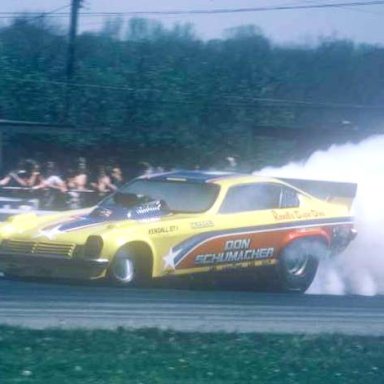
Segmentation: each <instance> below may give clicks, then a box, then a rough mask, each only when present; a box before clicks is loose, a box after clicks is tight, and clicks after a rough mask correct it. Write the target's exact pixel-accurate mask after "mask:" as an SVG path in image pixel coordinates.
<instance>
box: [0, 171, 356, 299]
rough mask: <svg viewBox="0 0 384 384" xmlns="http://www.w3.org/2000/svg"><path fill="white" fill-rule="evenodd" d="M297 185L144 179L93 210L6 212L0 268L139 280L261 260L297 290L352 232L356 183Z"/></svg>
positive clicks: (234, 271)
mask: <svg viewBox="0 0 384 384" xmlns="http://www.w3.org/2000/svg"><path fill="white" fill-rule="evenodd" d="M303 182H304V184H303ZM300 183H301V184H300ZM295 184H296V185H300V186H302V187H303V188H305V181H303V180H301V181H300V180H296V181H294V180H293V181H292V182H290V181H288V180H283V179H276V178H270V177H263V176H256V175H242V174H230V173H221V172H200V171H175V172H169V173H162V174H155V175H149V176H142V177H139V178H136V179H134V180H133V181H131V182H129V183H128V184H126V185H124V186H123V187H122V188H121V189H120V190H119V191H118V192H116V193H115V194H113V195H112V196H109V197H107V198H106V199H104V200H103V201H101V202H100V203H99V205H97V206H96V207H92V208H88V209H84V210H77V211H67V212H60V213H54V214H50V215H42V216H39V215H37V214H36V213H27V214H22V215H17V216H13V217H10V218H9V219H8V220H7V221H6V222H5V223H3V224H1V225H0V240H1V243H0V271H3V273H4V274H5V275H8V276H36V277H39V276H40V277H53V278H75V279H76V278H77V279H99V278H109V279H110V280H111V281H113V282H115V283H118V284H121V285H140V284H145V283H147V282H148V281H150V280H152V279H158V278H163V277H167V276H186V275H193V276H195V275H196V274H205V276H210V274H220V273H221V272H223V273H225V274H227V275H228V274H229V275H240V274H241V273H242V272H247V273H249V272H250V273H252V271H255V270H256V269H258V268H260V267H264V266H268V267H272V269H273V270H275V271H276V272H277V274H276V275H277V276H278V278H277V280H278V284H279V286H280V288H281V289H284V290H288V291H304V290H305V289H306V288H307V287H308V286H309V284H310V283H311V282H312V280H313V278H314V276H315V273H316V269H317V266H318V261H319V258H321V257H327V256H328V255H330V254H331V255H333V254H337V253H338V252H340V251H342V250H343V249H344V248H345V247H346V246H347V245H348V244H349V242H350V241H351V240H352V239H353V237H354V235H355V231H354V227H353V218H352V216H351V214H350V203H351V201H352V199H353V197H354V194H355V191H356V185H354V184H347V183H343V184H340V183H326V182H313V181H309V182H307V185H309V186H313V185H315V186H316V185H318V184H319V185H320V186H322V187H324V186H325V187H327V188H326V190H331V191H335V190H337V189H339V190H342V193H338V195H339V196H337V193H336V194H332V193H328V192H326V196H323V197H322V198H317V197H315V196H313V195H310V194H308V193H307V192H305V191H303V190H302V189H300V188H298V187H296V186H295ZM329 185H331V187H329ZM323 190H324V188H323ZM337 198H338V199H337ZM330 199H333V201H331V202H330V201H329V200H330ZM326 200H328V201H326Z"/></svg>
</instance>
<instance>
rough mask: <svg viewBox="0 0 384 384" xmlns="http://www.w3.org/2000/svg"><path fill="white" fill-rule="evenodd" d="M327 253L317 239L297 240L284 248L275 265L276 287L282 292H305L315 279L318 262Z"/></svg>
mask: <svg viewBox="0 0 384 384" xmlns="http://www.w3.org/2000/svg"><path fill="white" fill-rule="evenodd" d="M327 253H328V249H327V246H326V245H325V243H324V242H322V241H321V240H319V239H309V238H308V239H298V240H294V241H292V242H291V243H290V244H289V245H288V246H286V247H285V248H284V249H283V251H282V252H281V254H280V256H279V262H278V264H277V273H278V287H279V290H281V291H284V292H298V293H300V292H305V291H306V290H307V289H308V287H309V286H310V285H311V283H312V281H313V279H314V278H315V275H316V272H317V268H318V265H319V261H320V259H321V258H322V257H325V256H326V255H327Z"/></svg>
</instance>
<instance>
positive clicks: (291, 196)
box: [280, 187, 300, 208]
mask: <svg viewBox="0 0 384 384" xmlns="http://www.w3.org/2000/svg"><path fill="white" fill-rule="evenodd" d="M298 206H300V199H299V196H298V193H297V191H295V190H294V189H291V188H286V187H283V189H282V191H281V201H280V208H295V207H298Z"/></svg>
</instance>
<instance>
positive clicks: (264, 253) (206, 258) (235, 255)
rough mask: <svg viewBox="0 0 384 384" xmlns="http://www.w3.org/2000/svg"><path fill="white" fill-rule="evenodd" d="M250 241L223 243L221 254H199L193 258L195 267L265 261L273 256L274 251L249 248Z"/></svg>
mask: <svg viewBox="0 0 384 384" xmlns="http://www.w3.org/2000/svg"><path fill="white" fill-rule="evenodd" d="M250 245H251V239H250V238H247V239H236V240H228V241H226V242H225V245H224V250H223V252H218V253H206V254H200V255H197V256H196V257H195V264H196V265H207V264H222V263H238V262H243V261H252V260H258V259H266V258H270V257H272V256H273V254H274V251H275V249H274V248H273V247H268V248H251V247H250Z"/></svg>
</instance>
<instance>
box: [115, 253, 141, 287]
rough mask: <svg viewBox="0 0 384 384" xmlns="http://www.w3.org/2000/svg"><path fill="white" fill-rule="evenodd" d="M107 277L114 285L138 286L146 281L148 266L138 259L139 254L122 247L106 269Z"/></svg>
mask: <svg viewBox="0 0 384 384" xmlns="http://www.w3.org/2000/svg"><path fill="white" fill-rule="evenodd" d="M140 261H141V262H140ZM108 278H109V280H110V281H111V282H112V283H113V284H115V285H120V286H139V285H143V284H144V283H147V282H148V280H149V268H148V266H145V265H144V263H143V260H140V257H139V255H135V253H134V252H133V251H132V250H129V249H128V248H122V249H120V250H119V251H118V252H117V253H116V255H115V257H114V259H113V261H112V263H111V265H110V267H109V269H108Z"/></svg>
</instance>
